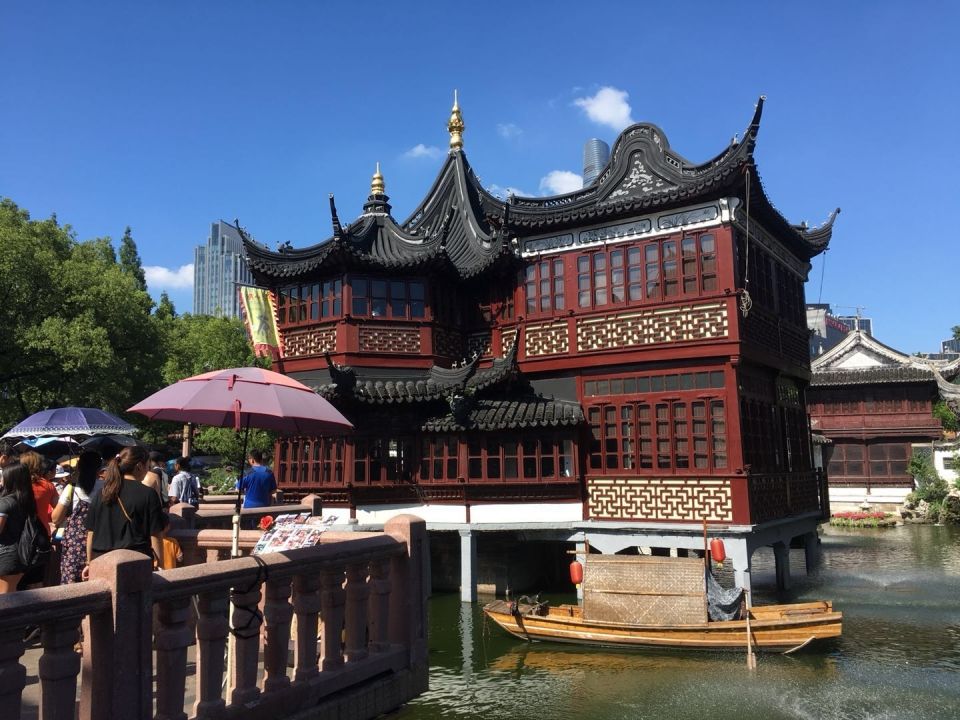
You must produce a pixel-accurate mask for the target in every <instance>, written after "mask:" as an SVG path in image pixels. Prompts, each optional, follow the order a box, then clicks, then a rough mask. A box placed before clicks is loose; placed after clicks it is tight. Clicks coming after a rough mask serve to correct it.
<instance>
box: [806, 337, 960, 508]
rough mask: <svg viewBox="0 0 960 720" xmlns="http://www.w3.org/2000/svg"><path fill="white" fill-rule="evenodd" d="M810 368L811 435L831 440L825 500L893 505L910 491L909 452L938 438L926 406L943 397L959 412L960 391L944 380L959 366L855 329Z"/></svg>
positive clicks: (929, 407) (936, 424)
mask: <svg viewBox="0 0 960 720" xmlns="http://www.w3.org/2000/svg"><path fill="white" fill-rule="evenodd" d="M812 367H813V378H812V382H811V387H810V389H809V390H808V393H807V400H808V403H809V408H810V415H811V424H812V426H813V429H814V430H815V431H816V432H818V433H821V434H823V435H824V436H825V437H826V438H828V439H829V440H830V441H831V446H830V456H829V457H830V460H829V465H828V468H827V474H828V477H829V479H830V497H831V499H832V500H833V501H835V502H836V503H837V504H838V505H839V504H844V503H846V504H853V505H860V504H861V503H863V502H868V503H870V504H871V505H873V504H879V505H889V506H896V505H900V504H901V503H902V502H903V500H904V498H905V497H906V495H907V493H909V492H910V491H911V490H913V487H914V484H913V478H912V477H911V476H910V474H909V473H908V472H907V464H908V463H909V461H910V457H911V456H912V454H913V451H914V447H915V446H918V445H926V446H928V447H929V445H930V443H931V442H933V441H935V440H939V439H940V438H941V437H942V428H941V426H940V421H939V420H938V419H937V418H936V417H934V415H933V412H932V411H933V404H934V403H935V402H937V401H938V400H940V399H941V398H943V399H944V400H946V401H947V402H948V403H949V404H950V405H951V407H960V386H958V385H953V384H951V383H949V382H947V381H946V379H945V376H946V377H947V378H950V377H954V376H955V375H957V374H958V372H960V361H956V360H955V361H953V362H943V361H931V360H928V359H926V358H923V357H919V356H915V355H906V354H904V353H902V352H899V351H898V350H895V349H893V348H891V347H889V346H887V345H884V344H883V343H881V342H880V341H879V340H876V339H875V338H873V337H872V336H870V335H868V334H867V333H865V332H862V331H860V330H855V331H853V332H851V333H850V334H849V335H847V336H846V337H845V338H844V339H843V340H842V341H841V342H840V343H839V344H838V345H836V346H834V347H833V348H831V349H830V350H828V351H827V352H825V353H824V354H823V355H821V356H820V357H818V358H817V359H816V360H814V361H813V364H812Z"/></svg>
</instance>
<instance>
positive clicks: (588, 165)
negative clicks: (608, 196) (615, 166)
mask: <svg viewBox="0 0 960 720" xmlns="http://www.w3.org/2000/svg"><path fill="white" fill-rule="evenodd" d="M609 160H610V146H609V145H607V144H606V143H605V142H604V141H603V140H599V139H597V138H590V139H589V140H587V142H586V144H585V145H584V146H583V186H584V187H586V186H587V185H589V184H590V183H592V182H593V181H594V180H596V179H597V175H599V174H600V171H601V170H603V168H604V167H606V165H607V162H608V161H609Z"/></svg>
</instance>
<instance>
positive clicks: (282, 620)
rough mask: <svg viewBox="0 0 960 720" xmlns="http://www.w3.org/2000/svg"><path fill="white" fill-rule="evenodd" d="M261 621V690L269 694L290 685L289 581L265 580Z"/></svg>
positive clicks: (290, 608) (290, 612) (290, 616)
mask: <svg viewBox="0 0 960 720" xmlns="http://www.w3.org/2000/svg"><path fill="white" fill-rule="evenodd" d="M265 594H266V602H265V603H264V605H263V619H264V621H265V622H266V632H265V633H264V636H265V637H264V645H263V671H264V678H263V690H264V692H272V691H274V690H280V689H282V688H285V687H288V686H289V685H290V678H289V677H287V655H288V654H289V652H290V620H291V618H292V617H293V606H292V605H290V578H281V579H279V580H268V581H267V583H266V593H265Z"/></svg>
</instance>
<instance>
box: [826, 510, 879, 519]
mask: <svg viewBox="0 0 960 720" xmlns="http://www.w3.org/2000/svg"><path fill="white" fill-rule="evenodd" d="M887 515H888V513H883V512H863V511H860V510H848V511H846V512H837V513H833V514H832V515H831V516H830V517H831V518H837V519H838V520H883V519H884V518H886V517H887Z"/></svg>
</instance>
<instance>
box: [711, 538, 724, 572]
mask: <svg viewBox="0 0 960 720" xmlns="http://www.w3.org/2000/svg"><path fill="white" fill-rule="evenodd" d="M710 557H711V558H712V559H713V561H714V562H715V563H717V564H718V565H723V561H724V560H726V559H727V549H726V548H725V547H724V546H723V540H721V539H720V538H714V539H713V540H711V541H710Z"/></svg>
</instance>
